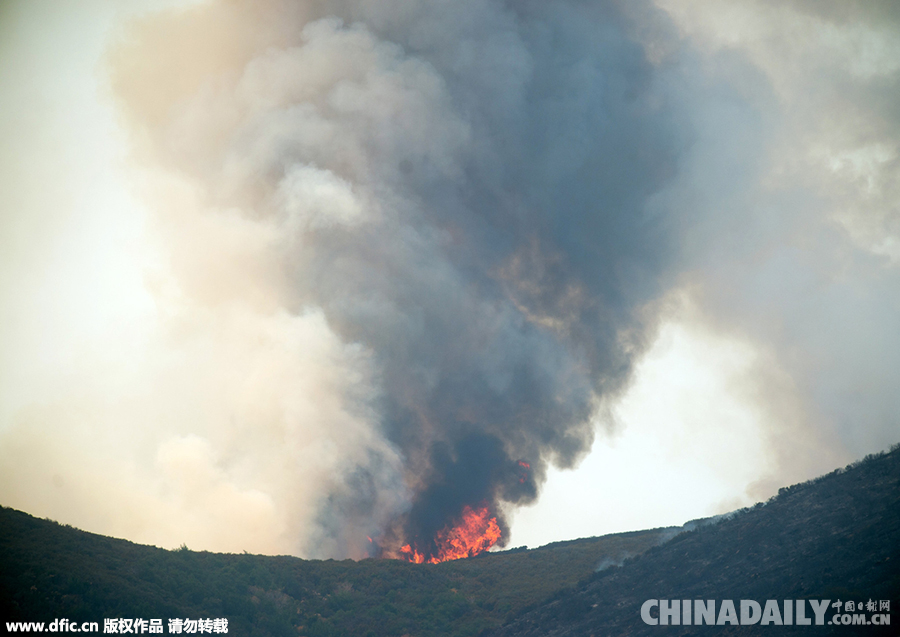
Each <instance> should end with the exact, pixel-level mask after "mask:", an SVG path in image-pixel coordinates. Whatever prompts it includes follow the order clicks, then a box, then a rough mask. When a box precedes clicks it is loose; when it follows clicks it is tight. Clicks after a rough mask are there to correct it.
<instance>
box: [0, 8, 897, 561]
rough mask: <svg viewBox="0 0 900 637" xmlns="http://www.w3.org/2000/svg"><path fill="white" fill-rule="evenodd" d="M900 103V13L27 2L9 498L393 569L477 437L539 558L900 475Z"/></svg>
mask: <svg viewBox="0 0 900 637" xmlns="http://www.w3.org/2000/svg"><path fill="white" fill-rule="evenodd" d="M191 6H193V7H194V8H193V9H190V8H185V7H191ZM171 7H176V9H174V10H173V9H171ZM178 7H180V8H178ZM141 16H143V18H141ZM898 79H900V9H897V8H896V4H895V3H893V2H883V3H879V2H858V3H857V2H811V1H810V2H805V1H802V0H796V1H794V2H765V1H743V0H741V1H733V2H727V3H708V2H699V1H696V2H694V1H690V0H657V1H656V2H628V3H615V2H612V3H601V2H590V3H587V2H578V1H576V0H571V1H568V2H559V3H549V4H548V3H538V2H523V3H520V4H519V5H516V6H515V7H513V4H511V3H506V2H499V1H492V0H466V1H465V2H455V3H454V2H442V1H438V0H433V1H426V0H392V1H388V0H383V1H380V2H367V1H364V0H327V1H323V2H315V3H313V2H308V3H305V2H298V3H283V2H280V1H278V0H269V1H267V2H257V3H249V2H233V3H226V2H205V3H200V2H195V3H184V2H174V1H173V2H149V1H138V0H134V1H132V2H113V1H101V0H97V1H89V0H85V1H78V2H49V1H29V2H24V1H23V2H5V3H3V4H0V138H2V139H3V140H4V141H3V144H2V145H0V325H2V330H0V504H3V505H5V506H12V507H15V508H18V509H22V510H24V511H27V512H29V513H32V514H34V515H38V516H41V517H49V518H52V519H55V520H58V521H60V522H65V523H69V524H73V525H75V526H78V527H81V528H85V529H87V530H91V531H95V532H99V533H104V534H109V535H114V536H118V537H126V538H128V539H131V540H134V541H138V542H146V543H152V544H157V545H160V546H166V547H175V546H178V545H180V544H182V543H186V544H187V545H188V546H190V547H191V548H195V549H209V550H220V551H243V550H247V551H251V552H263V553H291V554H296V555H302V556H314V557H325V556H333V557H346V556H352V557H359V556H361V555H364V554H365V551H366V540H365V537H366V536H367V535H371V536H378V537H380V536H382V535H383V534H384V533H386V532H387V531H388V530H389V529H390V528H391V526H392V524H394V523H395V520H396V519H398V516H403V515H404V514H406V513H408V512H409V511H410V510H411V507H413V509H412V510H413V511H415V510H416V509H415V508H414V507H415V506H416V503H420V502H421V501H422V498H423V497H424V496H422V494H423V493H425V494H428V493H432V492H434V491H435V490H438V491H440V490H441V489H443V486H442V485H444V486H446V484H449V483H452V482H453V479H452V476H454V475H457V473H454V471H455V469H453V467H456V466H458V465H461V464H462V463H463V459H464V458H466V457H467V456H465V454H466V453H468V452H467V451H466V450H467V449H470V448H471V447H472V444H473V443H472V441H473V440H475V441H484V444H483V445H481V446H478V445H476V447H477V448H478V449H483V448H486V447H488V448H493V447H491V445H495V446H496V449H497V454H494V455H490V454H488V456H489V458H490V462H493V463H495V465H496V466H497V467H500V469H498V470H497V472H493V473H490V475H487V474H486V476H487V477H485V484H488V485H489V489H490V490H491V494H492V497H495V498H496V499H497V501H498V503H501V505H502V506H503V507H504V508H505V509H506V510H507V516H506V520H507V523H508V524H509V525H510V530H511V535H510V542H511V545H512V546H518V545H521V544H528V545H530V546H536V545H539V544H543V543H547V542H550V541H554V540H562V539H569V538H573V537H581V536H587V535H599V534H602V533H607V532H612V531H620V530H630V529H637V528H646V527H653V526H661V525H669V524H681V523H683V522H685V521H687V520H688V519H691V518H696V517H701V516H707V515H713V514H717V513H722V512H725V511H727V510H731V509H733V508H736V507H739V506H745V505H747V504H750V503H752V502H755V501H758V500H761V499H765V498H767V497H769V496H771V495H772V494H773V493H775V492H776V491H777V489H778V488H779V487H780V486H784V485H787V484H790V483H793V482H796V481H800V480H804V479H807V478H810V477H813V476H815V475H818V474H820V473H823V472H826V471H828V470H831V469H833V468H835V467H837V466H840V465H842V464H844V463H846V462H848V461H851V460H853V459H856V458H859V457H861V456H863V455H865V454H866V453H871V452H875V451H879V450H881V449H884V448H886V447H887V446H889V445H890V444H892V443H894V442H897V441H898V440H900V421H898V419H900V416H898V414H900V394H898V392H897V391H896V388H897V386H898V381H900V373H898V372H897V371H896V370H897V369H900V329H898V326H900V207H898V206H900V185H898V184H900V181H898V179H897V176H898V169H900V159H898V149H900V146H898V144H900V110H898V104H900V90H898V88H900V87H898ZM444 448H446V449H447V450H449V451H448V452H447V453H448V454H449V455H448V458H453V462H451V463H450V465H448V466H447V467H445V468H444V469H440V470H439V469H437V468H436V467H442V466H443V465H442V464H441V462H440V461H439V460H438V459H439V458H440V457H442V456H440V453H442V452H440V450H441V449H444ZM436 449H437V450H438V451H435V450H436ZM475 455H477V454H475ZM518 459H527V460H529V461H530V463H531V464H532V465H533V474H531V475H529V477H528V481H527V482H525V483H522V484H523V485H524V486H523V487H518V486H516V485H518V484H519V483H518V481H516V480H512V481H511V482H509V481H508V480H507V478H508V477H509V476H507V475H506V474H504V473H503V471H502V470H501V469H502V468H503V467H505V466H506V464H508V463H510V462H512V463H513V465H514V466H515V464H516V461H517V460H518ZM448 462H449V461H448ZM453 463H456V464H453ZM442 472H443V473H442ZM508 483H509V484H512V486H509V484H508ZM435 485H437V486H435ZM438 487H440V488H441V489H438ZM467 488H468V487H467ZM472 488H474V489H476V492H477V489H478V488H486V487H484V485H483V484H481V483H479V484H478V485H475V486H474V487H472ZM538 488H539V490H540V495H539V497H538V498H537V501H536V502H533V499H534V493H535V491H534V489H538ZM441 492H442V493H443V492H444V491H441ZM461 497H462V496H461ZM504 503H505V504H504ZM517 504H518V505H523V506H516V505H517Z"/></svg>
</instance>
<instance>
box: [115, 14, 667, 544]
mask: <svg viewBox="0 0 900 637" xmlns="http://www.w3.org/2000/svg"><path fill="white" fill-rule="evenodd" d="M185 25H188V26H185ZM629 32H630V31H629V24H628V22H627V20H626V18H625V16H623V15H622V14H621V12H620V11H619V9H618V8H617V3H615V2H601V1H591V2H579V1H571V2H552V3H550V2H544V1H542V0H541V1H524V2H501V1H497V0H468V1H465V2H445V1H439V0H421V1H390V2H386V1H383V0H382V1H379V2H368V1H364V0H359V1H347V2H339V1H337V0H335V1H329V2H315V1H312V0H308V1H305V2H299V3H298V2H284V3H281V2H275V1H270V2H265V3H258V2H250V1H249V0H247V1H240V2H228V3H224V2H223V3H219V4H213V5H211V6H206V7H202V8H199V9H196V10H193V11H191V12H188V13H186V14H179V15H170V16H163V17H161V18H152V19H151V20H149V21H146V22H145V23H144V24H141V25H138V27H136V28H135V29H134V30H133V32H132V34H131V37H130V38H129V39H127V41H126V42H125V43H124V44H123V45H121V46H120V47H119V50H118V52H117V53H116V59H117V69H116V73H117V75H116V78H117V79H116V85H117V89H118V91H119V94H120V95H121V96H122V97H123V99H124V102H125V104H126V110H127V112H128V116H129V117H130V118H131V120H132V122H134V123H136V124H137V125H138V126H139V127H140V130H142V132H143V135H144V137H143V140H144V142H145V146H143V150H144V152H146V153H147V154H148V155H152V156H153V157H154V158H155V159H156V160H157V161H160V162H161V163H162V164H163V165H164V166H165V167H166V168H167V169H168V170H170V171H171V172H172V173H173V174H175V175H177V176H178V178H180V179H184V178H187V179H188V180H189V181H190V182H191V183H192V184H193V185H194V186H195V187H197V188H199V190H200V192H201V196H202V197H203V198H204V200H205V201H206V204H207V205H209V206H210V207H212V208H215V209H217V210H224V211H227V212H228V214H234V213H235V211H237V213H238V214H240V215H241V216H244V217H246V218H248V219H251V220H254V221H262V222H265V223H268V224H271V226H272V227H275V228H277V238H276V239H275V240H274V241H275V245H276V246H277V250H276V251H277V261H278V264H279V266H278V269H279V271H280V272H282V273H283V274H284V277H285V279H286V281H287V283H286V285H285V290H287V292H286V293H284V294H282V295H281V296H280V298H279V301H278V303H279V307H280V308H282V309H285V308H286V309H287V310H288V311H289V312H291V313H302V312H305V311H308V310H309V308H320V309H321V311H322V312H323V313H324V317H325V319H326V321H327V324H328V326H329V328H330V329H331V330H333V331H334V332H336V333H337V334H338V335H339V337H340V339H341V340H342V341H343V342H344V343H347V344H353V345H356V346H359V347H360V348H361V351H363V352H364V353H365V354H366V355H367V356H369V357H370V362H371V365H372V369H373V370H374V372H373V378H374V388H375V389H374V394H372V395H369V396H365V397H360V396H356V397H354V396H353V395H347V396H345V398H344V399H345V401H347V402H349V403H352V402H353V401H357V402H358V403H359V404H358V405H357V409H358V411H359V412H360V413H365V414H367V418H369V419H370V420H371V421H372V423H373V425H374V426H376V428H377V430H378V431H380V432H381V435H383V436H384V437H385V438H386V439H387V440H388V441H389V442H390V443H391V445H392V446H393V447H394V448H395V449H397V450H398V451H399V454H400V457H401V458H402V460H403V463H404V467H403V476H402V479H403V482H404V484H405V485H406V487H407V488H408V489H409V490H410V491H409V492H410V494H411V496H410V500H409V504H407V505H405V506H401V507H400V508H398V509H397V510H396V511H394V512H393V514H392V515H391V516H389V518H388V519H387V523H386V524H383V525H382V528H380V529H376V530H375V533H379V535H378V537H376V538H375V541H376V543H378V542H381V543H383V544H387V545H392V546H393V545H397V543H398V542H402V541H405V542H414V543H417V544H418V545H419V546H421V547H424V550H426V551H427V550H428V549H427V543H428V541H429V540H430V538H432V537H433V536H434V533H435V532H436V531H437V530H439V529H440V528H442V527H443V526H445V525H446V524H448V523H452V522H454V521H455V520H457V519H458V517H459V515H460V513H461V512H462V510H463V507H464V506H466V505H469V506H473V507H474V506H481V505H484V504H486V505H487V506H488V507H489V509H490V511H491V513H492V514H494V515H497V516H499V517H500V523H501V527H503V519H502V513H501V510H500V508H499V504H500V502H509V503H513V504H521V503H527V502H531V501H533V500H534V499H535V498H536V495H537V492H538V488H539V486H540V484H541V482H542V480H543V478H544V476H545V473H546V468H547V465H548V463H550V462H553V463H555V464H557V465H558V466H562V467H567V466H571V465H572V464H573V463H574V462H575V461H576V460H577V459H578V458H579V457H580V456H582V455H583V454H584V453H585V452H586V451H587V450H588V449H589V448H590V445H591V443H592V441H593V431H594V429H595V426H596V422H595V420H596V416H597V414H598V412H599V410H601V409H602V408H603V405H604V402H605V401H606V400H608V399H609V398H610V397H611V396H614V395H615V394H616V392H617V391H618V390H620V389H621V388H622V387H623V384H624V383H625V382H626V380H627V379H628V375H629V371H630V368H631V365H632V363H633V361H634V359H635V356H636V354H638V353H639V352H640V351H641V349H642V347H643V345H644V343H645V337H646V334H647V328H648V326H649V325H651V324H652V321H653V317H652V313H650V312H649V311H648V310H647V309H646V305H647V303H648V302H650V301H651V300H653V299H654V298H655V297H656V296H657V295H658V294H659V292H660V290H661V287H660V281H659V278H660V276H661V273H662V271H663V268H664V266H665V265H666V264H667V263H668V260H669V249H668V247H667V244H666V243H665V242H664V240H663V239H664V237H665V236H666V232H665V218H664V217H663V216H661V215H654V214H651V213H650V212H649V209H648V207H647V205H646V203H647V200H648V197H650V196H651V195H653V194H654V193H655V192H657V191H658V190H659V189H660V188H661V187H662V186H663V185H664V184H665V183H666V182H667V180H669V179H671V178H672V176H673V175H674V174H675V170H676V167H677V162H678V159H679V148H680V147H682V146H683V145H684V141H683V140H680V139H677V136H676V135H674V134H673V133H672V131H675V130H679V122H678V121H677V120H676V119H675V118H676V115H675V114H674V113H675V111H674V110H673V109H672V108H663V103H662V102H663V99H664V98H663V96H662V95H661V94H660V92H659V90H658V89H657V87H655V84H654V70H653V67H652V66H651V64H650V63H649V62H648V61H647V59H646V54H645V49H644V47H643V46H641V45H639V44H637V43H636V42H634V41H632V39H630V37H629ZM363 403H364V404H363ZM524 467H528V468H527V469H524ZM384 470H385V466H384V462H383V459H382V458H380V457H379V455H378V454H377V453H372V454H370V456H369V457H368V458H366V459H365V460H364V461H361V462H357V463H356V464H355V466H353V467H352V468H350V469H349V470H348V471H347V472H346V475H345V476H344V477H343V478H342V481H341V488H339V489H335V490H333V492H332V493H330V494H323V496H324V497H323V500H322V505H321V509H320V513H319V524H320V527H321V535H322V538H323V542H324V538H326V537H328V538H338V540H337V544H333V545H332V544H328V545H327V546H328V548H327V549H322V551H323V552H325V553H329V554H336V555H346V554H352V553H353V552H354V550H356V549H357V548H358V547H356V546H354V544H358V542H359V538H360V535H359V533H353V532H350V531H348V529H353V528H358V527H359V526H360V524H359V522H358V521H359V520H366V519H373V518H376V517H377V515H376V512H375V511H374V510H373V508H374V507H375V506H376V502H378V495H377V491H378V490H379V489H381V488H384V480H382V479H381V478H379V477H378V476H379V475H380V474H381V473H382V472H383V471H384ZM410 507H411V508H410ZM382 513H383V512H382ZM392 543H393V544H392ZM313 544H316V542H313ZM322 546H326V545H325V544H324V543H323V544H322ZM389 548H390V547H389ZM372 550H374V551H376V552H377V550H378V549H372ZM311 552H312V553H313V554H315V553H316V552H317V551H316V550H315V549H311Z"/></svg>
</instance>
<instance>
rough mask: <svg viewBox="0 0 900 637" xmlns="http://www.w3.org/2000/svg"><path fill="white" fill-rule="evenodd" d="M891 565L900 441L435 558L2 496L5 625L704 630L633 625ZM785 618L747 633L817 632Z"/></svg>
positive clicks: (793, 595) (334, 631)
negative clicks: (159, 540) (171, 544)
mask: <svg viewBox="0 0 900 637" xmlns="http://www.w3.org/2000/svg"><path fill="white" fill-rule="evenodd" d="M687 529H690V530H687ZM898 565H900V448H895V449H894V450H893V451H892V452H890V453H885V454H880V455H878V456H871V457H869V458H867V459H866V460H865V461H862V462H859V463H855V464H854V465H851V466H849V467H847V468H846V469H842V470H838V471H835V472H832V473H830V474H828V475H826V476H823V477H821V478H818V479H816V480H813V481H810V482H807V483H804V484H800V485H795V486H793V487H789V488H786V489H782V490H781V492H780V493H779V495H778V496H777V497H775V498H773V499H772V500H770V501H769V502H768V503H766V504H760V505H757V506H755V507H753V508H751V509H744V510H741V511H737V512H735V513H733V514H730V515H729V516H724V517H722V518H718V519H716V520H700V521H696V522H695V523H690V524H688V525H685V527H683V528H669V529H655V530H649V531H638V532H633V533H621V534H614V535H608V536H603V537H599V538H587V539H581V540H574V541H569V542H558V543H555V544H551V545H548V546H545V547H541V548H538V549H534V550H525V549H513V550H510V551H504V552H498V553H490V554H485V555H482V556H479V557H477V558H473V559H469V560H459V561H455V562H446V563H442V564H434V565H429V564H422V565H416V564H409V563H405V562H399V561H394V560H373V559H369V560H363V561H361V562H353V561H350V560H345V561H333V560H327V561H314V560H313V561H310V560H302V559H298V558H294V557H284V556H282V557H268V556H257V555H247V554H244V555H231V554H216V553H208V552H195V551H190V550H187V549H186V548H183V549H180V550H175V551H167V550H164V549H159V548H155V547H149V546H141V545H137V544H133V543H131V542H127V541H125V540H117V539H112V538H108V537H103V536H99V535H95V534H92V533H86V532H83V531H79V530H77V529H73V528H71V527H68V526H63V525H59V524H57V523H55V522H52V521H48V520H40V519H37V518H34V517H32V516H29V515H27V514H25V513H22V512H19V511H15V510H13V509H8V508H0V614H2V616H3V617H4V619H6V620H7V621H9V620H23V621H52V620H53V619H54V618H62V617H66V618H69V619H72V620H76V621H79V622H80V621H97V622H99V623H100V625H101V629H102V622H103V619H104V618H120V617H121V618H144V619H150V618H161V619H163V621H164V623H165V621H166V620H167V619H170V618H176V617H177V618H192V619H198V618H219V617H224V618H227V619H228V621H229V625H230V630H229V633H231V634H238V635H292V636H309V637H317V636H331V635H334V636H337V635H362V636H368V637H378V636H382V635H384V636H397V637H402V636H404V635H409V636H410V637H428V636H432V635H433V636H438V635H451V636H452V635H459V636H463V635H496V636H497V637H520V636H521V637H526V636H537V635H541V636H544V635H549V636H560V637H562V636H574V635H584V636H588V635H596V636H597V637H599V636H600V635H625V634H628V635H642V634H646V635H653V634H659V633H660V632H665V633H666V634H670V635H677V634H695V633H697V632H703V629H700V628H697V627H690V628H685V627H677V626H670V627H668V628H666V629H661V628H659V627H656V626H648V625H645V624H644V623H643V622H642V621H641V619H640V607H641V604H642V603H643V602H644V601H645V600H647V599H717V600H723V599H735V600H739V599H754V600H761V601H765V600H766V599H781V600H783V599H804V598H805V599H831V600H836V599H844V600H846V599H858V600H868V599H876V600H881V599H885V600H893V604H895V605H896V604H897V603H900V567H898ZM895 610H896V609H895ZM704 628H705V627H704ZM791 629H793V631H794V632H791ZM791 629H789V628H783V629H777V628H773V627H771V626H769V627H766V628H765V630H764V631H763V630H762V628H761V627H760V628H759V630H761V631H762V632H764V634H767V635H776V634H780V631H785V632H791V634H794V633H795V632H796V631H798V630H799V631H800V632H801V633H802V634H819V633H821V632H823V630H822V629H817V628H816V627H814V626H813V627H803V628H799V627H791ZM711 630H714V631H716V634H730V632H731V631H732V630H733V631H737V632H740V634H745V633H746V632H748V631H750V632H752V631H753V628H748V627H736V628H734V629H730V628H729V627H728V626H723V627H715V628H713V629H711ZM827 630H828V627H827V626H826V627H824V631H825V632H827ZM859 630H861V629H860V628H859V627H844V626H841V627H840V628H839V629H836V632H837V633H839V634H843V635H852V634H858V632H859ZM893 630H894V632H893V633H892V632H890V630H887V631H880V630H878V629H877V628H875V627H866V628H865V629H863V633H864V634H896V630H897V628H896V626H894V627H893Z"/></svg>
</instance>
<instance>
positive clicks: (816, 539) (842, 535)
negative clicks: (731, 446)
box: [497, 447, 900, 637]
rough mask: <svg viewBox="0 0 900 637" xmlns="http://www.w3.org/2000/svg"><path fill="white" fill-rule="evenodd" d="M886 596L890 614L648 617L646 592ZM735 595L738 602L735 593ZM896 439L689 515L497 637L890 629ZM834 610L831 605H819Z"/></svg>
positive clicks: (898, 565) (898, 574) (898, 591)
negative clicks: (690, 525) (885, 620)
mask: <svg viewBox="0 0 900 637" xmlns="http://www.w3.org/2000/svg"><path fill="white" fill-rule="evenodd" d="M648 599H663V600H684V599H688V600H694V599H700V600H705V599H715V600H726V599H732V600H740V599H749V600H758V601H760V602H762V603H765V600H767V599H775V600H785V599H791V600H797V599H817V600H821V599H829V600H831V601H832V602H834V601H837V600H856V601H857V602H858V601H860V600H862V601H868V600H869V599H874V600H890V601H891V604H892V606H891V609H892V610H893V611H894V620H895V621H894V622H893V623H894V625H893V626H891V627H887V628H879V627H876V626H865V627H861V626H843V625H841V626H828V625H825V626H823V627H821V628H817V627H815V626H810V627H806V626H803V627H799V626H791V627H787V626H785V627H781V628H776V627H774V626H754V627H751V626H737V627H733V628H732V627H730V626H716V627H713V628H707V627H706V626H703V627H697V626H690V627H685V626H667V627H666V628H665V629H662V628H661V627H659V626H650V625H647V624H645V623H644V622H643V621H642V620H641V615H640V609H641V605H642V603H643V602H644V601H645V600H648ZM735 603H737V602H735ZM898 603H900V447H895V448H894V449H893V450H892V451H891V452H890V453H886V454H880V455H877V456H870V457H868V458H866V460H864V461H862V462H859V463H855V464H853V465H851V466H849V467H847V468H846V469H841V470H837V471H834V472H832V473H830V474H828V475H825V476H822V477H820V478H818V479H816V480H813V481H810V482H807V483H804V484H800V485H795V486H793V487H790V488H786V489H781V491H780V492H779V494H778V496H777V497H775V498H773V499H772V500H770V501H769V502H768V503H766V504H759V505H757V506H755V507H753V508H751V509H744V510H741V511H738V512H736V513H735V514H733V515H731V516H729V517H728V518H726V519H724V520H722V521H719V522H718V523H715V524H706V525H699V526H698V527H697V528H696V529H695V530H693V531H690V532H687V533H682V534H680V535H678V536H676V537H675V538H673V539H672V540H670V541H669V542H666V543H665V544H662V545H660V546H658V547H655V548H652V549H650V550H648V551H646V552H645V553H643V554H641V555H639V556H637V557H635V558H633V559H630V560H627V561H626V562H625V563H624V564H623V565H622V566H621V567H613V568H609V569H605V570H602V571H600V572H598V573H596V574H595V575H593V576H592V577H591V578H590V580H589V581H588V582H586V583H584V584H582V585H581V586H579V587H577V588H575V589H573V590H571V591H569V592H567V593H566V594H565V595H560V596H558V598H557V599H556V600H553V601H551V602H549V603H547V604H544V605H542V606H541V607H540V608H537V609H535V610H533V611H531V612H529V613H526V614H524V615H523V616H521V617H519V618H518V619H516V620H515V621H513V622H511V623H510V624H508V625H507V626H505V627H504V628H503V629H502V630H500V631H499V632H498V633H497V635H498V637H526V636H538V635H540V636H541V637H545V636H551V637H563V636H566V637H568V636H575V635H585V636H587V635H597V636H598V637H599V636H600V635H626V634H627V635H659V634H660V632H665V633H666V634H667V635H689V634H698V633H699V634H706V632H705V631H715V632H716V634H731V632H735V633H739V634H742V635H743V634H748V633H755V632H759V633H760V634H765V635H776V634H780V633H781V632H785V633H790V634H797V633H798V632H799V633H801V634H818V633H823V632H824V633H831V632H833V633H834V634H842V635H851V634H890V635H896V634H898V630H900V629H898V627H897V625H896V624H897V623H900V622H898V621H897V620H898V618H897V616H896V611H897V608H896V604H898ZM834 612H836V611H834V610H832V609H830V608H829V610H828V615H827V616H828V617H829V618H830V617H831V616H832V613H834Z"/></svg>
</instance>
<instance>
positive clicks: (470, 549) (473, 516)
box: [400, 506, 502, 564]
mask: <svg viewBox="0 0 900 637" xmlns="http://www.w3.org/2000/svg"><path fill="white" fill-rule="evenodd" d="M501 535H502V533H501V531H500V525H499V524H497V518H496V517H495V516H492V515H491V514H490V512H489V510H488V508H487V506H482V507H480V508H478V509H473V508H472V507H469V506H466V507H465V508H464V509H463V512H462V518H461V519H460V520H459V523H458V524H456V525H454V526H451V525H448V526H446V527H444V528H443V529H441V530H440V531H438V532H437V534H436V536H435V538H434V542H433V543H432V544H433V548H432V549H430V550H429V549H422V550H420V547H419V546H411V545H409V544H406V545H404V546H402V547H401V548H400V556H401V558H402V559H406V560H408V561H410V562H415V563H416V564H422V563H426V562H427V563H428V564H437V563H439V562H448V561H450V560H458V559H462V558H464V557H475V556H476V555H478V554H479V553H483V552H485V551H487V550H488V549H489V548H491V547H492V546H494V544H496V543H497V540H499V539H500V536H501ZM423 551H427V552H423Z"/></svg>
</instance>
